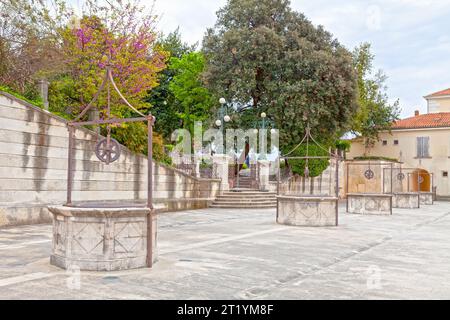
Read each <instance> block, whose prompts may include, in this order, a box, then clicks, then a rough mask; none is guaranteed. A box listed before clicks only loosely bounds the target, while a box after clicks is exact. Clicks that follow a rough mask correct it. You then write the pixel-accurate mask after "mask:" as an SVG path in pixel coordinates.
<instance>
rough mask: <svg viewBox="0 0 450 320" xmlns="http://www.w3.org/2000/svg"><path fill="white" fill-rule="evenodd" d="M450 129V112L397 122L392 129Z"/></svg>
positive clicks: (428, 114)
mask: <svg viewBox="0 0 450 320" xmlns="http://www.w3.org/2000/svg"><path fill="white" fill-rule="evenodd" d="M440 127H450V112H440V113H427V114H422V115H419V116H415V117H411V118H406V119H402V120H398V121H396V122H395V123H394V124H393V125H392V129H393V130H395V129H416V128H417V129H419V128H440Z"/></svg>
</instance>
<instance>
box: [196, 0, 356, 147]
mask: <svg viewBox="0 0 450 320" xmlns="http://www.w3.org/2000/svg"><path fill="white" fill-rule="evenodd" d="M203 52H204V54H205V56H206V58H207V70H206V72H205V75H204V77H205V81H206V84H207V85H208V87H209V88H211V89H212V91H213V92H214V93H216V94H217V96H224V97H226V98H227V100H229V101H233V103H235V104H237V105H240V106H247V105H250V107H251V108H252V109H253V110H254V114H255V116H256V115H257V114H259V113H261V112H262V111H265V112H266V113H267V114H268V117H269V118H271V119H272V120H274V121H275V124H276V126H277V127H278V128H279V129H280V147H281V148H282V151H284V152H286V151H288V150H290V149H291V148H292V147H293V146H294V145H296V144H298V142H299V141H300V139H301V138H302V136H303V134H304V132H305V130H304V129H305V125H306V122H309V124H310V126H311V127H312V131H313V133H314V134H315V135H316V137H320V138H322V139H323V140H328V139H329V140H331V139H333V138H336V137H337V136H338V135H340V134H342V133H343V132H344V131H346V130H348V129H350V124H351V121H352V119H353V117H354V114H355V112H356V111H357V103H356V90H357V86H356V74H355V71H354V69H353V63H352V55H351V53H350V52H349V51H348V50H346V49H345V48H344V47H343V46H341V45H340V44H339V42H338V41H337V40H336V39H334V38H333V37H332V35H331V34H330V33H328V32H327V31H325V30H324V29H323V28H322V27H320V26H319V27H315V26H314V25H313V24H312V23H311V22H310V21H309V20H307V19H306V18H305V16H304V15H303V14H301V13H297V12H294V11H292V10H291V9H290V2H289V1H288V0H229V1H228V3H227V4H226V5H225V7H224V8H222V9H221V10H219V12H218V20H217V22H216V24H215V26H214V28H211V29H208V31H207V34H206V35H205V37H204V40H203ZM305 119H307V121H305Z"/></svg>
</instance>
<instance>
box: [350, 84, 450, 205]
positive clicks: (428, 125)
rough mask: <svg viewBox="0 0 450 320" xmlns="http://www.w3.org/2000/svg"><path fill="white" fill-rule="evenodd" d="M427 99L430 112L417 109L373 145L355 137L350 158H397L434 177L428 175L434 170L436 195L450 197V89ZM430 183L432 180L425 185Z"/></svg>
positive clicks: (425, 187) (425, 184)
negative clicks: (371, 146) (366, 146)
mask: <svg viewBox="0 0 450 320" xmlns="http://www.w3.org/2000/svg"><path fill="white" fill-rule="evenodd" d="M424 98H425V99H426V100H427V103H428V106H427V110H428V113H427V114H423V115H420V114H419V112H418V111H416V112H415V114H414V116H413V117H410V118H406V119H403V120H399V121H397V122H396V123H394V124H393V126H392V132H391V133H389V132H382V133H381V134H380V141H378V142H377V143H376V144H375V146H374V147H373V148H370V149H366V148H365V147H364V143H363V140H362V139H361V138H355V139H353V140H352V145H351V149H350V152H349V153H348V155H347V158H348V159H353V158H354V157H358V156H363V155H370V156H384V157H389V158H395V159H398V160H400V161H401V162H403V163H404V166H405V167H411V168H418V169H421V172H423V173H424V177H426V176H430V177H431V175H427V174H426V173H427V172H428V173H431V174H432V176H433V182H432V184H433V185H434V187H436V193H437V195H438V196H441V197H450V177H449V172H450V89H447V90H443V91H439V92H436V93H433V94H431V95H428V96H425V97H424ZM430 185H431V179H430V181H426V182H425V183H424V184H423V188H424V189H427V188H429V187H430ZM423 191H428V190H423Z"/></svg>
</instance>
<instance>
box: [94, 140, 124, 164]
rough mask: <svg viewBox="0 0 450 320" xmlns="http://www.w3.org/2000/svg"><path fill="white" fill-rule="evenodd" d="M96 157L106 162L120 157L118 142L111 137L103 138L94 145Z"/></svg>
mask: <svg viewBox="0 0 450 320" xmlns="http://www.w3.org/2000/svg"><path fill="white" fill-rule="evenodd" d="M95 154H96V156H97V158H98V159H99V160H100V161H101V162H104V163H106V164H109V163H111V162H114V161H116V160H117V159H119V157H120V144H119V143H118V142H117V141H116V140H115V139H112V138H109V143H108V138H106V139H103V140H101V141H99V142H97V144H96V145H95Z"/></svg>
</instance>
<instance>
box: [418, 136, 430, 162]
mask: <svg viewBox="0 0 450 320" xmlns="http://www.w3.org/2000/svg"><path fill="white" fill-rule="evenodd" d="M429 147H430V137H417V158H429V157H430V153H429Z"/></svg>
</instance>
